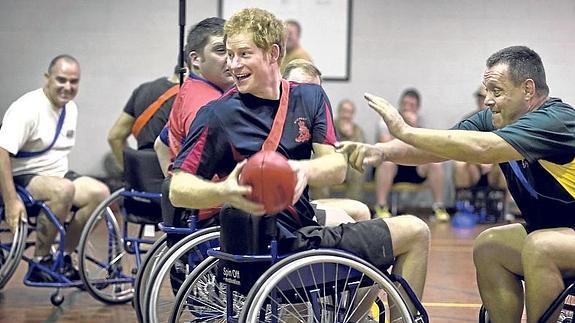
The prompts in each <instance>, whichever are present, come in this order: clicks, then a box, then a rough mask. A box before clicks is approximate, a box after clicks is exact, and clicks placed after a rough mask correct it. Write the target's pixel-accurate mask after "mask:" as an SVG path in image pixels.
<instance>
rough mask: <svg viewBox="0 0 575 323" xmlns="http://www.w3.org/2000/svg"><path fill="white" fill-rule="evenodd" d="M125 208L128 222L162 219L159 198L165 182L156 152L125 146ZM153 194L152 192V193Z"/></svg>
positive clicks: (147, 222) (157, 220)
mask: <svg viewBox="0 0 575 323" xmlns="http://www.w3.org/2000/svg"><path fill="white" fill-rule="evenodd" d="M124 180H125V182H126V183H125V191H124V192H123V193H122V195H123V196H124V197H126V199H125V201H124V207H125V209H126V213H127V214H126V218H127V219H128V221H130V222H133V223H139V224H157V223H159V222H160V221H161V220H162V217H161V215H162V208H161V203H160V200H159V199H158V198H155V197H158V196H159V195H158V194H159V193H160V192H161V189H162V182H163V181H164V174H163V173H162V169H161V168H160V163H159V162H158V157H157V155H156V152H155V151H154V150H151V149H143V150H134V149H132V148H129V147H128V148H126V149H124ZM150 193H151V194H150Z"/></svg>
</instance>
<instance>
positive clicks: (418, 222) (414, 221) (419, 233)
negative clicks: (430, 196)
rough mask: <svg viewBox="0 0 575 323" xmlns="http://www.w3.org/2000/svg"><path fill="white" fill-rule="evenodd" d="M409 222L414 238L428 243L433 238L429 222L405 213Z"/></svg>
mask: <svg viewBox="0 0 575 323" xmlns="http://www.w3.org/2000/svg"><path fill="white" fill-rule="evenodd" d="M405 216H406V217H407V218H408V220H409V222H410V227H411V230H410V233H411V235H412V236H413V238H414V240H416V241H420V242H425V243H428V242H429V241H430V240H431V231H430V230H429V226H427V223H425V221H423V220H422V219H420V218H418V217H416V216H413V215H405Z"/></svg>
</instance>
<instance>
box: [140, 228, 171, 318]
mask: <svg viewBox="0 0 575 323" xmlns="http://www.w3.org/2000/svg"><path fill="white" fill-rule="evenodd" d="M166 251H168V244H167V241H166V235H165V234H164V235H163V236H161V237H160V238H159V239H158V240H156V242H155V243H154V244H153V245H152V247H151V248H150V250H149V251H148V254H147V255H146V257H144V260H143V261H142V263H141V265H140V268H138V273H137V274H136V280H135V282H134V299H133V305H134V309H135V310H136V316H137V317H138V322H142V321H143V319H142V311H143V309H142V306H140V305H141V303H142V300H143V299H144V294H145V287H146V285H147V284H148V282H149V280H150V277H151V275H152V272H153V271H154V269H156V266H158V260H160V258H161V257H162V256H163V255H164V254H165V253H166Z"/></svg>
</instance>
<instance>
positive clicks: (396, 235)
mask: <svg viewBox="0 0 575 323" xmlns="http://www.w3.org/2000/svg"><path fill="white" fill-rule="evenodd" d="M385 221H386V223H387V226H388V227H389V231H390V233H391V238H392V243H393V249H394V254H395V255H399V254H403V253H405V252H408V251H410V250H412V249H413V248H419V249H421V248H426V249H427V248H429V242H430V240H431V233H430V231H429V227H428V226H427V224H426V223H425V222H424V221H423V220H421V219H420V218H418V217H416V216H413V215H402V216H397V217H393V218H389V219H385Z"/></svg>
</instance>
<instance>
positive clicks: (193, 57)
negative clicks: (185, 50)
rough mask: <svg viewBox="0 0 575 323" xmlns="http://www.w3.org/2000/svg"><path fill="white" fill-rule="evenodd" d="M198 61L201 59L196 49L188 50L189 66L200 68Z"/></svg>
mask: <svg viewBox="0 0 575 323" xmlns="http://www.w3.org/2000/svg"><path fill="white" fill-rule="evenodd" d="M200 61H201V57H200V55H199V54H198V53H197V52H196V51H191V52H190V63H191V64H192V66H190V68H192V69H199V68H200Z"/></svg>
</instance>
